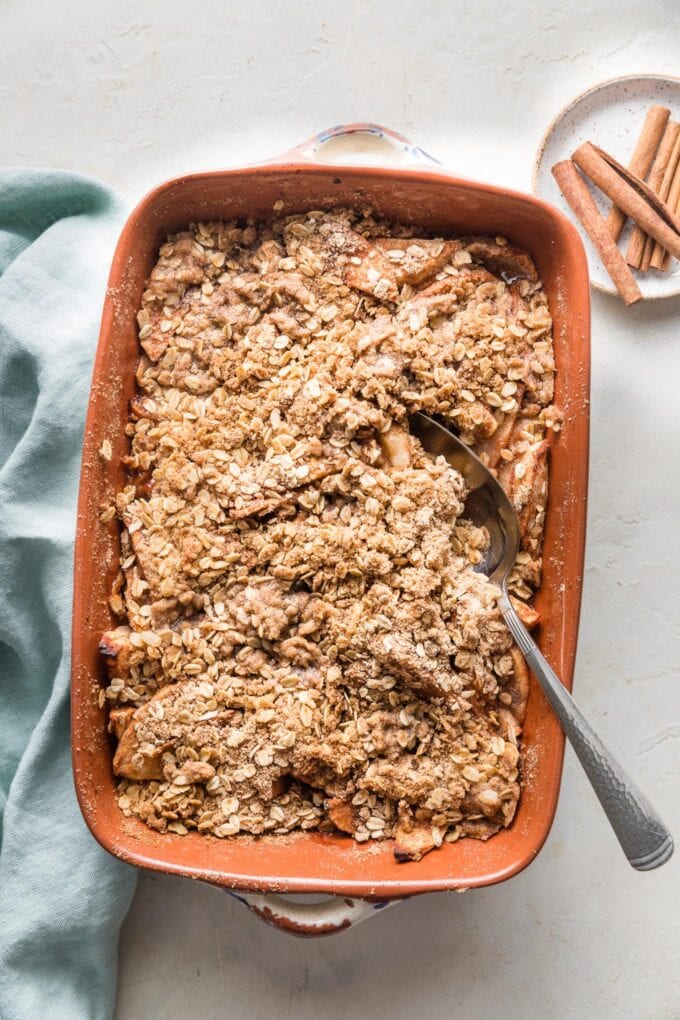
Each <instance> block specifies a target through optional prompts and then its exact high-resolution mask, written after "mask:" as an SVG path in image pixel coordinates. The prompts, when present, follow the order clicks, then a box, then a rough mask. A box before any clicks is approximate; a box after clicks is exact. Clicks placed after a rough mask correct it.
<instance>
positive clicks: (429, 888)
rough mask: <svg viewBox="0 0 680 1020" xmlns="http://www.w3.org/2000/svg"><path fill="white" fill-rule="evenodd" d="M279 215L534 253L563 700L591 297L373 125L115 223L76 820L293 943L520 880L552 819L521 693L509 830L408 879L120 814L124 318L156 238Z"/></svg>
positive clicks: (538, 233) (531, 211)
mask: <svg viewBox="0 0 680 1020" xmlns="http://www.w3.org/2000/svg"><path fill="white" fill-rule="evenodd" d="M348 146H349V147H351V149H352V158H353V160H354V163H353V165H348V164H347V163H346V162H345V163H342V164H340V163H338V162H335V161H336V160H338V159H341V160H343V159H344V160H346V158H347V152H346V151H345V150H346V149H347V147H348ZM384 149H387V150H388V151H389V154H390V158H391V160H392V162H393V164H394V163H395V162H396V163H397V165H396V166H395V165H392V166H389V167H387V166H384V165H383V166H375V165H370V164H371V163H372V162H375V160H376V152H379V153H380V155H379V156H378V157H377V158H379V159H382V160H383V161H384V158H385V157H384V152H383V150H384ZM414 164H415V165H414ZM279 200H281V201H283V203H284V211H285V212H297V211H302V210H307V209H318V208H324V209H328V208H333V207H335V206H338V205H340V206H352V205H353V206H359V207H362V208H363V207H366V206H370V207H371V208H372V209H374V210H375V211H376V213H378V214H379V215H380V216H384V217H386V218H388V219H394V220H400V221H402V222H406V223H409V222H413V223H416V224H420V225H422V226H423V227H425V228H426V229H427V230H428V231H432V232H434V233H435V234H441V235H447V234H457V233H482V234H492V235H498V234H500V235H503V236H505V237H507V238H509V239H510V240H511V241H513V242H515V243H517V244H518V245H520V246H522V247H524V248H526V249H527V250H528V251H529V252H530V253H531V254H532V256H533V258H534V260H535V262H536V264H537V266H538V269H539V272H540V275H541V277H542V279H543V282H544V284H545V288H546V291H547V294H548V299H549V303H550V308H551V311H552V314H553V318H554V342H555V356H556V361H557V383H556V386H557V392H556V402H557V403H558V404H559V405H560V406H561V407H562V408H563V410H564V426H563V429H562V432H561V434H560V435H559V436H558V437H557V439H556V442H555V443H554V445H553V448H552V454H551V466H550V472H551V473H550V493H549V504H548V512H547V526H546V533H545V569H544V580H543V585H542V587H541V590H540V592H539V594H538V597H537V600H536V604H537V606H538V608H539V609H540V612H541V618H542V620H543V621H544V622H543V624H542V626H541V628H540V633H539V635H538V640H539V644H540V646H541V649H542V650H543V652H544V654H545V655H546V656H547V658H548V659H549V661H550V662H551V663H552V665H553V666H554V667H555V669H556V670H557V672H558V674H559V675H560V676H561V677H562V679H563V681H564V683H565V684H566V685H567V686H568V687H569V688H571V683H572V676H573V667H574V657H575V654H576V638H577V630H578V618H579V605H580V601H581V579H582V567H583V554H584V542H585V520H586V489H587V477H588V393H589V340H590V337H589V325H590V322H589V301H590V296H589V284H588V271H587V265H586V259H585V254H584V250H583V246H582V244H581V241H580V239H579V237H578V235H577V233H576V230H575V229H574V227H573V226H572V225H571V224H570V223H569V222H568V221H567V219H566V218H565V217H564V216H563V215H562V214H561V213H559V212H558V211H557V210H556V209H554V208H553V207H552V206H550V205H547V204H546V203H545V202H542V201H540V200H538V199H536V198H533V197H530V196H529V195H524V194H519V193H516V192H513V191H508V190H505V189H503V188H498V187H492V186H490V185H485V184H478V183H475V182H473V181H468V180H463V179H460V178H458V177H455V176H452V175H451V174H450V173H448V172H447V171H445V170H444V169H442V168H441V167H440V166H439V165H437V164H436V162H435V161H434V160H432V159H431V158H430V157H427V156H426V155H425V154H424V153H423V152H422V151H421V150H419V149H417V148H415V147H414V146H412V145H411V144H410V143H408V142H407V140H406V139H403V138H401V136H398V135H395V134H394V133H393V132H389V131H387V130H386V129H383V128H379V127H377V126H376V125H365V124H364V125H350V126H348V127H344V128H337V129H334V130H333V131H330V132H325V133H323V134H322V135H319V136H317V137H316V138H314V139H312V140H311V141H310V142H307V143H303V145H301V146H298V148H296V149H293V150H292V151H290V152H288V153H286V154H285V155H284V156H281V157H279V158H278V159H276V160H275V161H272V162H269V163H266V164H262V165H258V166H249V167H246V168H241V169H234V170H221V171H215V172H206V173H197V174H191V175H188V176H186V177H181V178H178V179H176V180H171V181H168V182H167V183H165V184H162V185H160V186H159V187H158V188H156V189H155V190H154V191H152V192H151V193H150V194H149V195H147V196H146V198H144V199H143V200H142V201H141V203H140V204H139V205H138V206H137V208H136V209H135V210H134V212H133V213H132V214H131V216H130V218H129V219H128V221H127V223H126V224H125V227H124V229H123V232H122V234H121V237H120V240H119V242H118V247H117V249H116V252H115V256H114V260H113V265H112V269H111V275H110V278H109V285H108V290H107V293H106V298H105V303H104V312H103V318H102V325H101V334H100V338H99V347H98V350H97V356H96V360H95V366H94V375H93V382H92V390H91V395H90V404H89V411H88V416H87V425H86V431H85V444H84V451H83V464H82V475H81V483H80V500H79V506H78V529H77V538H76V549H75V590H74V604H73V672H72V683H73V702H72V704H73V708H72V726H73V765H74V772H75V781H76V789H77V792H78V798H79V801H80V806H81V809H82V812H83V815H84V817H85V820H86V822H87V824H88V826H89V827H90V829H91V831H92V833H93V834H94V836H95V838H96V839H97V840H98V841H99V842H100V843H101V844H102V846H104V847H105V848H106V849H107V850H109V851H110V852H111V853H112V854H115V855H116V856H117V857H120V858H122V859H123V860H125V861H128V862H130V863H132V864H136V865H138V866H140V867H145V868H151V869H154V870H157V871H164V872H168V873H171V874H177V875H185V876H189V877H192V878H196V879H201V880H203V881H206V882H210V883H212V884H214V885H217V886H221V887H223V888H225V889H227V890H229V891H231V892H238V895H239V898H242V899H244V900H245V901H246V902H248V905H249V906H250V907H251V909H254V910H255V911H256V912H258V913H259V914H260V915H261V916H263V917H264V918H265V919H266V920H268V921H270V923H275V924H277V925H279V926H280V927H284V928H287V929H288V930H290V931H294V932H296V933H297V934H329V933H331V932H333V931H336V930H339V929H340V928H342V927H347V926H348V925H349V924H351V923H352V922H353V921H355V920H357V919H361V918H362V917H365V916H368V915H369V914H370V913H372V912H373V910H374V909H375V908H376V907H379V906H384V905H387V904H388V903H394V902H396V901H398V900H399V899H400V898H403V897H405V896H410V895H413V894H416V893H425V892H434V891H437V890H448V889H465V888H471V887H475V886H486V885H491V884H493V883H495V882H501V881H503V880H504V879H507V878H510V877H511V876H512V875H515V874H517V872H519V871H521V870H522V868H524V867H526V865H527V864H529V863H530V862H531V861H532V860H533V859H534V857H535V856H536V854H537V853H538V852H539V850H540V848H541V846H542V844H543V842H544V840H545V838H546V836H547V834H548V831H549V829H550V825H551V823H552V819H553V815H554V813H555V807H556V803H557V796H558V791H559V785H560V778H561V772H562V757H563V751H564V738H563V735H562V733H561V731H560V728H559V726H558V724H557V722H556V720H555V718H554V716H553V715H552V713H551V711H550V709H549V707H548V704H547V702H546V701H545V699H544V697H543V695H542V693H541V692H540V691H539V689H538V686H537V685H536V684H533V685H532V689H531V693H530V697H529V703H528V709H527V715H526V722H525V727H524V769H523V777H524V786H523V792H522V797H521V800H520V803H519V808H518V811H517V815H516V818H515V821H514V822H513V824H512V826H511V827H510V828H509V829H507V830H504V831H503V832H501V833H499V834H498V835H496V836H493V837H492V838H491V839H490V840H489V841H488V842H486V843H482V842H479V841H476V840H473V839H464V840H460V841H459V842H456V843H451V844H448V843H445V844H444V845H443V846H442V848H441V849H439V850H437V851H434V852H432V853H430V854H428V855H427V856H426V857H425V858H424V859H423V860H422V861H420V862H418V863H408V864H398V863H396V861H395V860H394V856H393V853H392V846H391V843H390V842H385V843H379V844H371V845H369V846H366V845H361V846H360V845H357V844H354V843H353V842H352V841H351V840H350V839H348V838H347V837H344V836H341V835H337V836H331V835H320V834H318V833H314V834H309V833H304V834H300V835H295V836H287V837H280V838H276V837H270V838H263V839H260V840H253V839H249V838H247V837H244V838H238V839H235V840H218V839H215V838H211V837H206V836H203V835H198V834H192V833H189V834H188V835H185V836H179V835H173V834H168V835H161V834H158V833H155V832H153V831H152V830H150V829H149V828H147V827H146V826H145V825H143V824H142V823H141V822H139V821H138V820H136V819H134V818H125V817H124V816H123V815H122V813H121V812H120V810H119V808H118V806H117V803H116V792H115V785H114V777H113V774H112V771H111V746H110V738H109V737H108V735H107V725H106V724H107V720H106V712H105V710H104V709H102V708H100V707H99V703H98V697H97V696H98V692H99V689H100V687H101V682H102V679H103V673H102V664H101V662H100V657H99V653H98V650H97V645H98V642H99V638H100V635H101V633H102V631H104V630H106V629H108V628H110V627H112V626H115V620H114V619H113V617H112V615H111V613H110V610H109V607H108V601H107V600H108V594H109V590H110V585H111V582H112V579H113V577H114V575H115V573H116V571H117V569H118V531H117V526H116V524H115V522H111V523H110V524H108V525H102V524H101V523H100V522H99V511H98V508H99V506H100V505H101V504H102V503H104V502H107V501H110V499H111V496H112V494H113V492H114V491H115V490H117V489H119V488H120V487H122V486H123V484H124V473H123V468H122V466H121V457H122V456H123V455H124V454H125V452H126V448H127V444H128V440H127V439H126V437H125V433H124V427H125V423H126V419H127V413H128V402H129V400H130V398H131V396H132V395H133V392H134V386H135V383H134V370H135V365H136V362H137V359H138V357H139V348H138V342H137V326H136V320H135V313H136V310H137V308H138V306H139V304H140V298H141V294H142V290H143V288H144V281H145V279H146V278H147V276H148V274H149V272H150V270H151V268H152V266H153V264H154V262H155V260H156V257H157V251H158V248H159V245H160V244H161V243H162V242H163V241H164V240H165V238H166V235H167V234H168V233H170V232H171V231H176V230H178V229H181V228H184V227H185V226H186V225H187V224H189V223H190V222H194V221H199V220H200V221H206V220H212V219H232V218H235V217H242V216H262V217H267V216H269V215H271V212H272V206H273V204H274V202H277V201H279ZM104 439H109V440H110V442H111V444H112V447H113V457H112V459H111V460H110V461H108V462H107V461H105V460H102V459H101V458H100V457H99V456H98V450H99V447H100V446H101V444H102V441H103V440H104ZM285 892H289V893H291V892H292V893H330V894H333V896H334V897H335V899H333V900H331V901H330V902H328V901H327V902H326V903H324V904H321V905H312V906H310V905H309V904H304V905H303V904H292V903H290V902H289V901H284V900H282V899H281V897H280V896H276V895H274V894H277V893H279V894H280V893H285Z"/></svg>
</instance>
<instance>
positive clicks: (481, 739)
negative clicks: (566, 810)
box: [101, 211, 560, 860]
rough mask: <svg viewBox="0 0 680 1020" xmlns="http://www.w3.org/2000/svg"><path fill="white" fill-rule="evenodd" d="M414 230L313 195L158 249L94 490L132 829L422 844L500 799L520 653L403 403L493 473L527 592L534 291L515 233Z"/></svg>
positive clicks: (194, 230)
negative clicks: (108, 486)
mask: <svg viewBox="0 0 680 1020" xmlns="http://www.w3.org/2000/svg"><path fill="white" fill-rule="evenodd" d="M421 235H422V231H420V232H418V231H416V230H414V229H413V228H407V227H403V226H399V225H395V224H389V223H385V222H380V221H379V220H376V219H374V218H373V217H372V216H371V214H370V213H363V214H359V213H354V212H349V211H340V212H333V213H323V212H309V213H307V214H304V215H295V216H288V217H285V218H284V217H282V218H279V219H274V220H273V221H270V222H267V223H256V222H250V221H249V222H247V223H240V224H237V223H233V222H232V223H207V224H203V223H199V224H198V225H197V226H192V227H191V228H190V229H189V230H188V231H185V232H182V233H179V234H177V235H175V236H173V237H170V238H169V239H168V242H167V243H166V244H165V245H163V247H162V248H161V250H160V255H159V260H158V263H157V265H156V266H155V268H154V269H153V272H152V273H151V276H150V279H149V281H148V284H147V289H146V291H145V292H144V295H143V298H142V306H141V309H140V311H139V314H138V322H139V337H140V343H141V346H142V348H143V352H144V353H143V356H142V358H141V360H140V363H139V368H138V371H137V384H138V391H137V395H136V396H135V398H134V399H133V401H132V405H131V417H130V423H129V425H128V427H127V432H128V435H129V436H130V438H131V449H130V453H129V456H128V457H127V458H126V464H127V468H128V472H129V484H128V485H127V487H126V488H125V489H124V490H123V491H122V492H121V493H119V494H118V496H117V499H116V507H115V511H114V509H113V508H111V509H108V510H105V511H104V512H103V514H102V519H103V520H109V519H111V516H112V515H113V514H114V512H116V513H117V514H118V516H119V518H120V521H121V525H122V535H121V550H122V551H121V571H120V574H119V576H118V579H117V581H116V583H115V585H114V590H113V592H112V595H111V606H112V609H113V610H114V612H115V613H116V614H117V615H118V616H119V618H120V621H121V623H120V626H118V627H117V628H116V629H114V630H112V631H109V632H107V633H106V634H105V635H104V636H103V638H102V643H101V649H102V652H103V654H104V656H105V657H106V661H107V666H108V671H109V681H108V687H107V688H106V690H105V691H104V690H103V691H102V698H103V699H106V700H108V701H109V702H110V705H111V712H110V720H111V721H110V726H111V729H112V732H114V733H115V735H116V737H117V738H118V747H117V750H116V753H115V757H114V771H115V772H116V774H117V775H118V776H119V777H121V778H120V785H119V804H120V807H121V809H122V810H123V811H124V812H125V814H127V815H130V814H133V815H136V816H137V817H139V818H141V819H142V820H143V821H144V822H146V823H147V824H148V825H149V826H151V827H153V828H154V829H157V830H159V831H171V832H175V833H180V834H183V833H186V832H187V831H189V830H192V829H193V830H198V831H199V832H201V833H205V834H207V835H211V836H216V837H229V836H235V835H236V834H238V833H252V834H255V835H257V834H262V833H272V834H287V833H290V832H292V831H293V830H298V829H303V830H304V829H319V830H321V831H325V832H331V831H336V830H338V829H339V830H341V831H343V832H347V833H351V835H352V836H353V837H354V839H355V840H357V841H358V842H365V841H367V840H371V839H373V840H376V839H383V838H387V837H391V838H393V839H394V840H395V843H394V847H395V854H396V856H397V858H398V859H411V860H417V859H419V858H420V857H421V856H422V855H423V854H424V853H426V852H427V851H428V850H430V849H432V848H433V847H437V846H439V845H441V843H442V841H443V840H447V841H453V840H456V839H458V838H459V837H461V836H475V837H478V838H481V839H486V838H487V837H488V836H490V835H492V834H493V833H494V832H496V831H498V829H500V828H501V827H503V826H507V825H509V824H510V822H511V821H512V818H513V815H514V812H515V809H516V806H517V801H518V797H519V794H520V782H519V751H518V738H519V734H520V731H521V724H522V720H523V715H524V708H525V703H526V697H527V689H528V675H527V671H526V667H525V665H524V661H523V659H522V657H521V655H520V654H519V651H518V649H517V648H516V647H515V646H514V645H513V642H512V639H511V637H510V634H509V633H508V631H507V629H506V626H505V624H504V622H503V619H502V616H501V614H500V611H499V610H498V607H497V596H498V591H497V589H496V588H494V587H493V586H492V585H491V584H490V582H489V581H488V580H487V579H486V578H485V577H484V576H483V575H482V574H479V573H476V572H475V570H474V567H475V564H477V563H478V562H479V561H480V559H481V555H482V554H481V551H480V550H481V549H483V547H484V545H485V542H486V541H487V536H486V535H485V533H484V532H483V531H482V530H480V529H478V528H475V527H474V526H473V525H472V524H471V523H470V522H469V521H466V520H465V518H464V514H463V504H464V498H465V491H464V486H463V481H462V479H461V477H460V476H459V475H458V474H457V473H456V472H455V471H454V470H453V469H452V468H450V467H449V466H448V465H447V464H446V463H445V462H444V460H443V459H442V458H439V459H438V460H436V461H434V460H432V459H431V458H430V457H429V456H428V455H427V454H425V453H424V451H423V450H422V448H421V446H420V444H419V442H418V441H417V440H416V439H415V438H414V437H412V436H411V435H410V433H409V431H408V418H409V414H411V413H412V412H413V411H416V410H423V411H425V412H427V413H431V414H437V415H441V416H443V417H445V418H446V419H448V420H449V421H450V422H451V423H453V425H454V426H455V428H456V429H457V431H458V432H459V434H460V435H461V436H462V437H463V439H464V440H465V441H466V442H467V443H469V444H472V445H473V447H474V448H475V449H476V450H477V451H478V452H479V453H480V454H481V455H482V456H483V457H484V458H485V459H486V460H487V462H488V463H489V464H490V465H491V466H492V467H493V468H494V470H496V471H497V472H498V474H499V477H500V478H501V481H502V482H503V484H504V485H505V487H506V489H507V491H508V492H509V494H510V496H511V498H512V500H513V502H514V505H515V507H516V509H517V512H518V515H519V518H520V524H521V530H522V551H521V552H520V555H519V557H518V561H517V565H516V568H515V570H514V573H513V578H512V589H513V592H514V594H515V595H516V596H518V598H519V599H522V600H525V599H527V598H528V597H530V595H531V594H532V591H533V589H534V588H535V587H536V586H537V585H538V583H539V581H540V570H541V544H542V535H543V523H544V515H545V501H546V495H547V459H546V452H547V448H548V441H547V436H548V435H549V433H550V432H551V431H553V430H554V431H557V430H558V429H559V421H560V416H559V412H558V411H557V410H556V409H555V407H554V406H552V400H553V379H554V362H553V351H552V339H551V320H550V315H549V311H548V306H547V301H546V297H545V295H544V293H543V290H542V288H541V284H540V281H539V280H538V278H537V274H536V270H535V267H534V265H533V263H532V262H531V260H530V258H529V257H528V255H526V253H524V252H522V251H519V250H518V249H516V248H514V247H513V246H512V245H510V244H508V242H507V241H505V240H504V239H503V238H495V239H493V238H485V237H472V238H471V237H467V238H456V239H448V240H445V239H441V238H434V239H433V238H424V237H423V236H421ZM101 455H102V456H103V457H110V456H111V447H110V444H108V446H106V447H104V445H103V446H102V450H101ZM518 605H519V606H520V607H521V610H522V614H523V615H524V617H525V619H526V620H527V623H531V622H535V618H536V614H535V613H534V612H533V610H532V609H531V608H530V607H529V606H528V605H527V604H526V603H525V602H518Z"/></svg>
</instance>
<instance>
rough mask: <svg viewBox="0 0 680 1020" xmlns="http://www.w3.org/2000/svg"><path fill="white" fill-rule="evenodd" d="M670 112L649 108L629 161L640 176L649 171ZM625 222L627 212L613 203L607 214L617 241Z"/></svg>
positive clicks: (656, 107) (654, 107)
mask: <svg viewBox="0 0 680 1020" xmlns="http://www.w3.org/2000/svg"><path fill="white" fill-rule="evenodd" d="M670 114H671V111H670V110H669V109H667V107H665V106H650V108H649V110H647V116H646V117H645V122H644V124H643V125H642V131H641V132H640V137H639V138H638V140H637V143H636V145H635V148H634V149H633V154H632V156H631V157H630V161H629V163H628V169H629V170H631V171H632V172H633V173H634V174H637V176H638V177H642V178H645V177H646V176H647V174H648V173H649V168H650V167H651V165H652V160H653V159H654V153H655V152H656V150H657V149H658V147H659V144H660V142H661V139H662V137H663V134H664V130H665V128H666V124H667V123H668V118H669V117H670ZM625 222H626V214H625V213H624V212H623V210H622V209H619V207H618V206H616V205H613V206H612V207H611V209H610V210H609V215H608V216H607V227H608V228H609V232H610V233H611V235H612V237H613V238H614V240H615V241H618V239H619V237H620V236H621V231H622V230H623V226H624V224H625Z"/></svg>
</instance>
